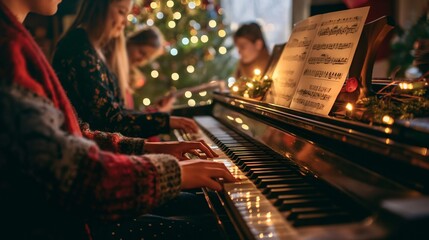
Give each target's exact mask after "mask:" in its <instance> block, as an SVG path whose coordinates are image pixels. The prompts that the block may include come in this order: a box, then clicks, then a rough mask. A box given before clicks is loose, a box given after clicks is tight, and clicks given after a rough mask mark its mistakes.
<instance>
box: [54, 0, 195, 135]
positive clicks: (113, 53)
mask: <svg viewBox="0 0 429 240" xmlns="http://www.w3.org/2000/svg"><path fill="white" fill-rule="evenodd" d="M122 2H123V1H121V0H111V1H109V0H92V1H83V2H82V7H81V9H80V11H79V13H78V15H77V17H76V19H75V21H74V23H73V24H72V26H71V27H70V29H69V30H68V31H67V32H66V34H65V35H64V36H63V37H62V39H61V40H60V41H59V43H58V44H57V48H56V51H55V53H54V58H53V67H54V69H55V71H56V73H57V75H58V77H59V79H60V81H61V83H62V85H63V87H64V88H65V90H66V92H67V95H68V97H69V98H70V100H71V102H72V104H73V106H74V108H75V109H76V112H77V115H78V116H79V118H80V119H82V121H83V122H87V123H89V124H90V126H91V128H93V129H95V130H100V131H108V132H120V133H122V134H124V135H126V136H131V137H149V136H154V135H158V134H161V133H169V132H170V129H171V128H175V129H183V130H184V131H186V132H189V133H196V132H198V126H197V125H196V123H195V122H194V121H193V120H192V119H188V118H184V117H175V116H170V115H168V114H167V113H162V112H153V113H144V112H140V111H134V110H130V109H129V108H130V105H129V104H127V102H124V97H125V96H127V95H128V94H129V92H130V86H129V63H128V57H127V52H126V47H125V36H124V28H125V26H126V24H127V14H128V8H125V7H122V6H120V7H118V8H117V9H115V10H112V9H110V8H109V7H108V6H109V5H111V4H113V5H117V4H120V3H122ZM127 2H130V4H131V1H130V0H128V1H127ZM126 100H127V99H125V101H126ZM127 105H128V107H127Z"/></svg>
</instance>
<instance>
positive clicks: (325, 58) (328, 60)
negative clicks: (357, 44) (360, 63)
mask: <svg viewBox="0 0 429 240" xmlns="http://www.w3.org/2000/svg"><path fill="white" fill-rule="evenodd" d="M348 61H349V58H347V57H334V56H330V55H329V54H320V56H319V57H311V58H309V59H308V64H321V63H323V64H332V65H336V64H346V63H347V62H348Z"/></svg>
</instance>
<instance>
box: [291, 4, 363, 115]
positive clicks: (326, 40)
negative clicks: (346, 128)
mask: <svg viewBox="0 0 429 240" xmlns="http://www.w3.org/2000/svg"><path fill="white" fill-rule="evenodd" d="M368 11H369V7H364V8H357V9H350V10H345V11H339V12H333V13H327V14H323V15H322V16H323V18H322V20H321V23H320V26H319V29H318V30H317V34H316V35H315V38H314V41H313V42H312V45H311V47H310V51H309V54H308V57H307V59H306V62H305V65H304V68H303V70H302V74H301V78H300V80H299V82H298V86H297V88H296V90H295V94H294V95H293V99H292V103H291V105H290V107H291V108H292V109H297V110H302V111H305V112H311V113H316V114H322V115H328V114H329V112H330V110H331V108H332V106H333V104H334V102H335V99H336V98H337V96H338V94H339V92H340V90H341V87H342V86H343V84H344V81H345V80H346V78H347V74H348V72H349V69H350V66H351V63H352V60H353V56H354V54H355V51H356V47H357V45H358V42H359V38H360V36H361V33H362V29H363V27H364V25H365V20H366V17H367V15H368Z"/></svg>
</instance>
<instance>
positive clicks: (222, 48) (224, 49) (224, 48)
mask: <svg viewBox="0 0 429 240" xmlns="http://www.w3.org/2000/svg"><path fill="white" fill-rule="evenodd" d="M219 53H220V54H222V55H223V54H226V47H224V46H222V47H220V48H219Z"/></svg>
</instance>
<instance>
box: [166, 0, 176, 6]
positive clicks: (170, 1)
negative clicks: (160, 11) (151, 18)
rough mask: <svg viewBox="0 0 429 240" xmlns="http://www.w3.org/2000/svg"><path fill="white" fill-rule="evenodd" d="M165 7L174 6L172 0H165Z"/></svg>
mask: <svg viewBox="0 0 429 240" xmlns="http://www.w3.org/2000/svg"><path fill="white" fill-rule="evenodd" d="M166 5H167V7H169V8H172V7H173V6H174V2H173V1H172V0H168V1H167V4H166Z"/></svg>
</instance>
